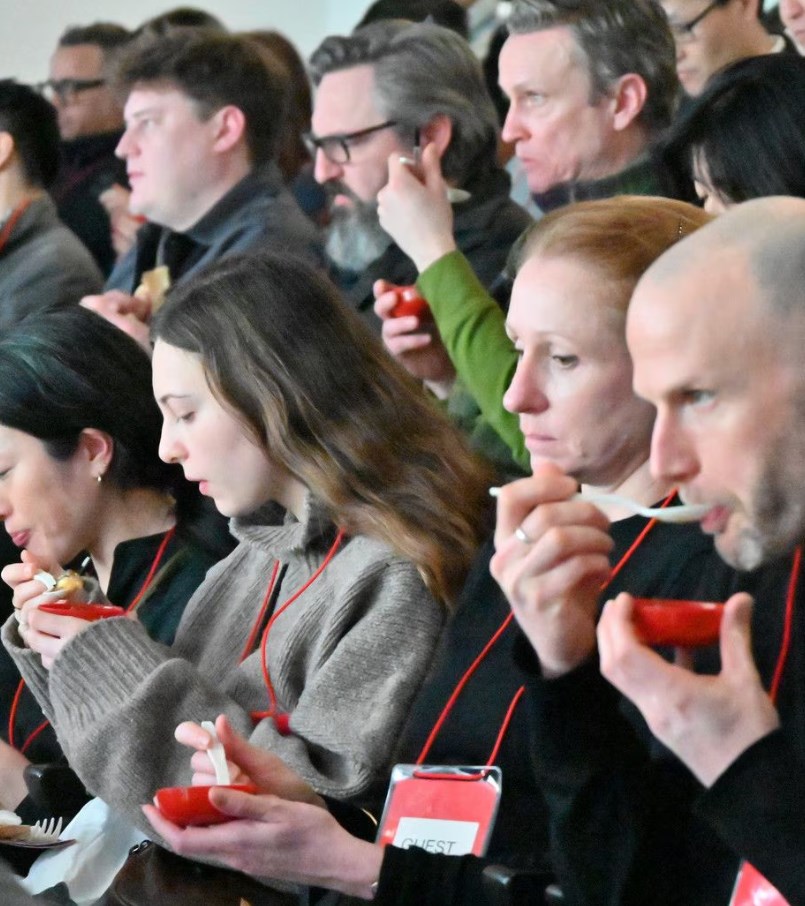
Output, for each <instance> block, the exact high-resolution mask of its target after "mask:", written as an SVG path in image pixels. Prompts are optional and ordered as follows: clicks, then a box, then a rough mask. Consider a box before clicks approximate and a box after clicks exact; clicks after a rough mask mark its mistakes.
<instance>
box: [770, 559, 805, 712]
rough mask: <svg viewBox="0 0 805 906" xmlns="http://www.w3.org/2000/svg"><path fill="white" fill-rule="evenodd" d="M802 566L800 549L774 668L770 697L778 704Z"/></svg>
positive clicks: (790, 579)
mask: <svg viewBox="0 0 805 906" xmlns="http://www.w3.org/2000/svg"><path fill="white" fill-rule="evenodd" d="M801 565H802V548H801V547H798V548H797V549H796V551H794V560H793V562H792V564H791V575H790V577H789V579H788V591H787V593H786V596H785V621H784V623H783V640H782V642H781V643H780V654H779V656H778V658H777V666H776V667H775V668H774V677H773V679H772V681H771V688H770V690H769V697H770V698H771V700H772V702H773V703H774V704H775V705H776V704H777V693H778V692H779V691H780V683H781V682H782V679H783V671H784V670H785V663H786V661H787V660H788V652H789V650H790V648H791V634H792V626H793V622H794V604H795V602H796V598H797V583H798V582H799V571H800V566H801Z"/></svg>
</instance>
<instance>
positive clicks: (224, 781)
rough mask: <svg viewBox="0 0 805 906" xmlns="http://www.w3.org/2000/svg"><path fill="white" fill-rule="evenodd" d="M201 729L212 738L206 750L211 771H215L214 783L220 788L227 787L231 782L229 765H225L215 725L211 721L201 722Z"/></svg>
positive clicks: (222, 749) (222, 748)
mask: <svg viewBox="0 0 805 906" xmlns="http://www.w3.org/2000/svg"><path fill="white" fill-rule="evenodd" d="M201 728H202V729H203V730H206V731H207V732H208V733H209V734H210V736H212V739H213V744H212V745H211V746H210V747H209V749H207V754H208V755H209V756H210V761H211V762H212V766H213V769H214V770H215V782H216V783H217V784H219V785H221V786H227V785H228V784H230V783H231V782H232V778H231V777H230V776H229V765H228V764H227V763H226V752H224V747H223V746H222V745H221V742H220V740H219V739H218V734H217V733H216V731H215V724H214V723H213V722H212V721H211V720H202V721H201Z"/></svg>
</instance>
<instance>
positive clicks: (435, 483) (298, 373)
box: [152, 254, 490, 604]
mask: <svg viewBox="0 0 805 906" xmlns="http://www.w3.org/2000/svg"><path fill="white" fill-rule="evenodd" d="M152 337H153V338H154V339H160V340H163V341H164V342H166V343H169V344H171V345H172V346H176V347H178V348H180V349H184V350H186V351H188V352H193V353H196V354H197V355H199V356H200V357H201V360H202V364H203V367H204V370H205V372H206V375H207V380H208V381H209V385H210V388H211V389H212V391H213V392H214V393H215V394H216V395H217V396H218V398H219V399H220V400H221V401H222V403H223V404H224V405H226V406H227V407H228V408H229V409H231V410H232V411H234V413H235V414H236V415H237V417H238V418H240V419H241V421H242V422H243V423H244V424H245V425H246V426H247V428H248V429H249V430H250V432H251V433H252V435H253V436H254V437H255V438H256V440H257V441H258V443H259V444H260V445H261V447H262V448H263V449H264V450H265V451H266V453H267V454H268V455H270V456H271V458H272V459H274V460H275V461H277V462H279V463H281V464H282V465H283V466H285V468H287V469H288V470H289V471H290V472H291V473H292V474H293V475H294V476H296V477H297V478H298V479H299V480H300V481H301V482H302V483H303V484H304V485H305V486H306V487H307V488H308V489H309V490H310V491H311V492H312V493H313V494H314V496H315V497H316V498H318V499H319V500H320V501H322V502H323V503H324V504H325V505H326V506H327V508H328V510H329V513H330V516H331V518H332V519H333V521H334V522H335V523H337V524H338V525H339V526H341V527H343V528H344V529H346V530H347V531H348V532H350V533H353V534H364V535H367V536H370V537H373V538H376V539H379V540H381V541H383V542H385V543H386V544H387V545H388V546H389V547H390V548H392V549H393V550H394V551H396V552H397V553H398V554H400V555H401V556H403V557H405V558H406V559H408V560H410V561H412V562H413V563H415V564H416V565H417V567H418V568H419V571H420V573H421V575H422V576H423V578H424V580H425V582H426V583H427V585H428V587H429V588H430V589H431V591H432V592H433V594H434V595H435V596H436V597H438V598H439V599H441V600H443V601H444V602H445V603H448V604H449V603H452V602H453V601H454V600H455V598H456V596H457V594H458V592H459V591H460V589H461V587H462V585H463V582H464V578H465V576H466V573H467V570H468V568H469V565H470V563H471V561H472V559H473V557H474V554H475V552H476V550H477V547H478V544H479V543H480V540H481V538H482V537H483V535H484V534H485V531H486V529H487V528H488V525H487V521H486V518H485V517H486V514H487V513H488V495H487V493H486V489H487V487H488V483H489V481H490V474H489V472H488V470H487V468H486V466H484V465H482V464H481V462H480V461H479V460H478V459H477V458H476V457H475V454H473V453H471V452H470V450H469V447H468V446H467V444H466V442H465V440H464V438H463V436H462V435H461V433H460V432H459V430H458V429H457V428H456V427H455V426H454V425H453V424H452V423H451V422H450V421H449V419H448V418H447V416H446V415H444V414H443V413H441V412H440V411H439V410H438V409H437V408H436V407H435V406H434V405H432V404H431V403H430V401H429V400H428V399H427V397H426V396H425V395H424V393H423V391H422V388H421V387H420V386H419V385H418V384H417V383H416V382H415V381H414V379H413V378H411V377H410V376H409V375H408V374H406V373H405V371H404V370H403V369H402V368H401V367H400V366H399V365H398V364H397V363H396V362H395V361H394V360H393V359H392V358H391V357H390V356H389V355H388V353H386V351H385V350H384V349H383V347H382V346H381V344H380V342H379V341H378V339H377V338H376V337H375V336H374V335H372V334H371V333H370V331H369V329H368V327H366V326H365V325H364V324H363V322H361V321H360V319H359V317H358V316H357V315H356V314H355V313H354V312H352V311H350V310H349V309H348V308H347V306H346V305H345V304H344V303H343V302H342V301H341V299H340V297H339V294H338V291H337V290H336V288H335V287H334V286H333V284H332V283H331V282H330V281H329V280H327V279H326V278H325V277H324V276H322V275H321V274H319V273H317V272H316V271H314V270H312V269H311V268H310V267H309V266H308V265H307V264H305V263H303V262H301V261H298V260H294V259H292V258H288V256H287V255H286V256H280V255H276V254H261V255H242V256H232V257H228V258H226V259H224V260H223V261H220V262H218V263H217V264H215V265H213V266H212V267H210V268H209V269H208V270H206V271H205V272H204V273H203V274H201V275H200V276H198V277H196V278H195V279H193V280H191V281H188V282H187V283H185V284H182V285H181V286H179V287H177V288H176V289H175V290H172V291H171V292H170V293H169V294H168V300H167V301H166V303H165V305H164V306H163V307H162V309H160V311H159V313H158V314H157V315H156V317H155V318H154V322H153V325H152Z"/></svg>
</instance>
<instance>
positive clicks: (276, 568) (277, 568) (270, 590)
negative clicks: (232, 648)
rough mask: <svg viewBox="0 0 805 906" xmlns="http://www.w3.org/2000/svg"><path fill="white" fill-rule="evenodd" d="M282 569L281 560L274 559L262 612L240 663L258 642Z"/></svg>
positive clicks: (244, 648)
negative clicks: (275, 584) (278, 575)
mask: <svg viewBox="0 0 805 906" xmlns="http://www.w3.org/2000/svg"><path fill="white" fill-rule="evenodd" d="M279 571H280V562H279V560H275V561H274V569H273V570H272V571H271V578H270V579H269V581H268V588H267V589H266V594H265V597H264V598H263V603H262V606H261V607H260V613H259V614H258V616H257V620H256V621H255V623H254V626H252V631H251V632H250V633H249V638H248V639H247V640H246V644H245V645H244V646H243V651H242V652H241V655H240V663H243V661H245V660H246V658H247V657H248V656H249V655H250V654H251V653H252V650H253V649H254V646H255V643H256V642H257V636H258V635H260V627H261V626H262V625H263V621H264V620H265V618H266V611H267V610H268V605H269V602H270V601H271V595H272V594H273V592H274V583H275V582H276V581H277V574H278V573H279Z"/></svg>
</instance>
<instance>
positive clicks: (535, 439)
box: [525, 434, 556, 453]
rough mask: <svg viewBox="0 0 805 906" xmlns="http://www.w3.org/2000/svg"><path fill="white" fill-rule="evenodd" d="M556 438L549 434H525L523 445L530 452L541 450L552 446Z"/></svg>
mask: <svg viewBox="0 0 805 906" xmlns="http://www.w3.org/2000/svg"><path fill="white" fill-rule="evenodd" d="M555 443H556V438H555V437H552V436H551V435H550V434H526V435H525V445H526V448H527V449H529V450H530V451H531V452H532V453H534V452H537V451H539V450H542V449H543V448H545V447H550V446H553V445H554V444H555Z"/></svg>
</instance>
